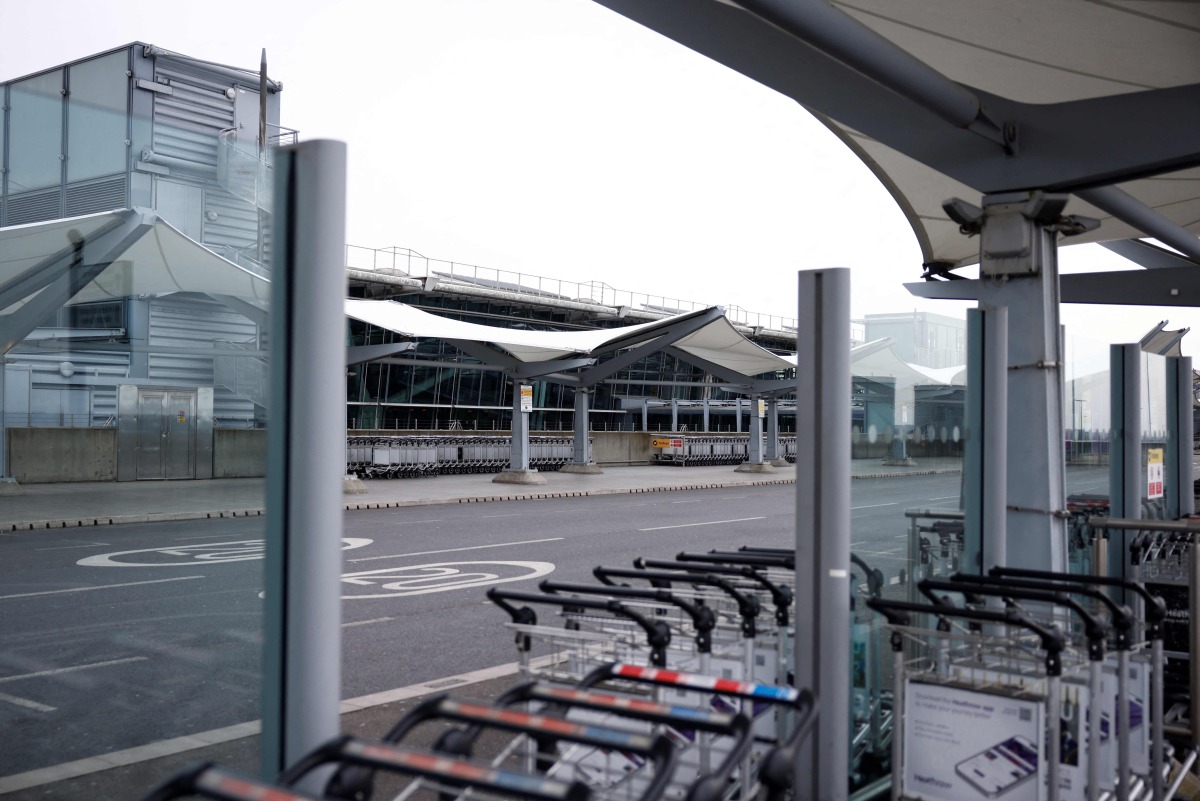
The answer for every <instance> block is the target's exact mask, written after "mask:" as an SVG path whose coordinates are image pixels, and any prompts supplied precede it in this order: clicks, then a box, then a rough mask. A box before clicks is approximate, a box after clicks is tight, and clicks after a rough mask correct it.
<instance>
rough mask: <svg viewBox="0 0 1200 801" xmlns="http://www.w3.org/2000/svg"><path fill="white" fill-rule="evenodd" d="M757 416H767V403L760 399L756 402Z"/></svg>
mask: <svg viewBox="0 0 1200 801" xmlns="http://www.w3.org/2000/svg"><path fill="white" fill-rule="evenodd" d="M758 416H759V417H766V416H767V402H766V401H765V400H763V399H762V398H759V400H758Z"/></svg>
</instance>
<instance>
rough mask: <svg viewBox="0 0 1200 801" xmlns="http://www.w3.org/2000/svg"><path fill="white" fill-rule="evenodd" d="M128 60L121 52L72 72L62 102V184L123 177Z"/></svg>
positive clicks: (93, 60)
mask: <svg viewBox="0 0 1200 801" xmlns="http://www.w3.org/2000/svg"><path fill="white" fill-rule="evenodd" d="M128 62H129V54H128V53H127V52H126V51H124V50H120V51H118V52H116V53H111V54H109V55H107V56H104V57H103V58H95V59H92V60H91V61H85V62H83V63H82V64H76V65H74V66H72V67H71V73H70V82H71V93H70V95H69V99H68V102H67V180H68V181H82V180H86V179H88V178H99V177H100V176H102V175H112V174H113V173H119V172H124V171H125V153H126V147H125V140H126V138H127V137H128V136H129V133H128V113H129V77H128V76H127V75H126V74H125V71H126V69H127V68H128V66H129V63H128Z"/></svg>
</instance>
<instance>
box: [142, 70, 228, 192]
mask: <svg viewBox="0 0 1200 801" xmlns="http://www.w3.org/2000/svg"><path fill="white" fill-rule="evenodd" d="M155 75H156V77H157V78H159V79H160V80H161V79H163V78H165V79H167V80H168V81H169V82H170V87H171V94H165V93H164V94H158V95H156V96H155V98H154V140H153V141H154V145H153V149H154V152H155V153H158V154H160V155H163V156H170V157H172V158H177V159H182V160H184V161H188V162H192V163H194V164H196V165H197V167H198V168H200V169H202V170H203V171H205V172H209V173H213V174H215V172H216V169H217V147H218V141H217V134H219V133H220V132H221V131H224V130H228V129H230V128H232V127H233V126H234V104H233V100H231V99H230V98H228V97H227V96H226V94H225V91H226V89H229V88H230V85H229V82H228V81H227V80H224V81H222V79H217V80H209V79H205V78H200V77H198V76H196V75H193V74H191V73H186V72H181V71H178V70H174V69H170V68H168V67H164V66H162V65H159V66H158V67H157V68H156V70H155Z"/></svg>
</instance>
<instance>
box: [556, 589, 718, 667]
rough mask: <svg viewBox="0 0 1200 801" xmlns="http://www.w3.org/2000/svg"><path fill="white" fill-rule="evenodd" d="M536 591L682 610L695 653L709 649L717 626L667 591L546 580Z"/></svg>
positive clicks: (711, 616) (707, 613)
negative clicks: (626, 600) (648, 602)
mask: <svg viewBox="0 0 1200 801" xmlns="http://www.w3.org/2000/svg"><path fill="white" fill-rule="evenodd" d="M538 589H540V590H541V591H542V592H547V593H558V592H574V593H579V594H582V595H607V596H611V597H614V598H643V599H646V600H651V601H659V602H661V603H666V604H672V605H673V606H677V607H679V608H680V609H682V610H683V611H684V612H685V613H687V615H688V617H690V618H691V619H692V625H693V626H695V627H696V650H697V651H699V652H700V653H702V654H706V653H709V652H710V651H711V650H712V630H713V629H714V628H716V627H717V616H716V614H715V613H714V612H713V610H712V609H710V608H708V607H707V606H701V605H700V604H695V603H692V602H691V601H687V600H685V599H683V598H680V597H678V596H676V595H673V594H671V593H670V592H669V591H667V590H660V589H653V590H639V589H635V588H633V587H597V586H596V585H594V584H571V583H568V582H559V581H550V580H549V579H546V580H544V581H542V582H541V583H540V584H538Z"/></svg>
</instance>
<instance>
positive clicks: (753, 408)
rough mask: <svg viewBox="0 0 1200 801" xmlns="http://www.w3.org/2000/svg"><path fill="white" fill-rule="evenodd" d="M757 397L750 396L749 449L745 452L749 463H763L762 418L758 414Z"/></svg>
mask: <svg viewBox="0 0 1200 801" xmlns="http://www.w3.org/2000/svg"><path fill="white" fill-rule="evenodd" d="M758 404H759V399H758V396H757V395H752V396H751V397H750V426H749V428H750V449H749V451H748V452H747V455H748V457H749V458H748V459H747V460H746V461H748V462H749V463H750V464H762V463H763V419H762V417H761V416H759V414H758Z"/></svg>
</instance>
